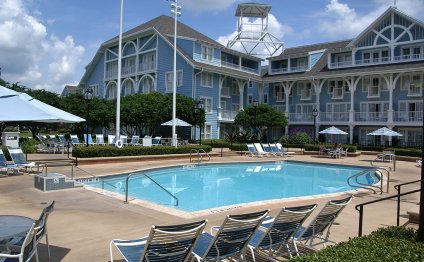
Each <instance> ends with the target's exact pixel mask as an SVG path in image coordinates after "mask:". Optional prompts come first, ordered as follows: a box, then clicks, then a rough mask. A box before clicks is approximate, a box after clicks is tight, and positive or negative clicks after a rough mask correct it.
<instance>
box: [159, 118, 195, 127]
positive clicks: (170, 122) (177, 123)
mask: <svg viewBox="0 0 424 262" xmlns="http://www.w3.org/2000/svg"><path fill="white" fill-rule="evenodd" d="M161 125H162V126H172V119H171V120H169V121H167V122H165V123H162V124H161ZM175 126H191V125H190V124H189V123H187V122H186V121H184V120H181V119H179V118H175Z"/></svg>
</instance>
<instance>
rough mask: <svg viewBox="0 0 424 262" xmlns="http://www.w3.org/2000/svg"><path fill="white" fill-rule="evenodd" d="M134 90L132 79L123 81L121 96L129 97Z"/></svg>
mask: <svg viewBox="0 0 424 262" xmlns="http://www.w3.org/2000/svg"><path fill="white" fill-rule="evenodd" d="M134 93H135V90H134V82H133V80H132V79H125V80H124V82H123V84H122V95H123V96H127V95H131V94H134Z"/></svg>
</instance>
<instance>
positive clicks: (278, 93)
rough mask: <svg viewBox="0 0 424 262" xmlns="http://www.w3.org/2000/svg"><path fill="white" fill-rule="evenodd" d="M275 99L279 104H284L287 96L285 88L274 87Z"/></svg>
mask: <svg viewBox="0 0 424 262" xmlns="http://www.w3.org/2000/svg"><path fill="white" fill-rule="evenodd" d="M274 97H275V99H276V100H277V102H284V101H285V99H286V95H285V94H284V88H283V87H282V86H274Z"/></svg>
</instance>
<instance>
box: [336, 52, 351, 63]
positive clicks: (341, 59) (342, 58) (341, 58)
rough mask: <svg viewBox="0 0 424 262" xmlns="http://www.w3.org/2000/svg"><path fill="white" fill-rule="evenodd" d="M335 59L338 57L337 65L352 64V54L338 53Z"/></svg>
mask: <svg viewBox="0 0 424 262" xmlns="http://www.w3.org/2000/svg"><path fill="white" fill-rule="evenodd" d="M335 59H336V65H337V66H344V65H351V64H352V54H336V55H335Z"/></svg>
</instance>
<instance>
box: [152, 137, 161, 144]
mask: <svg viewBox="0 0 424 262" xmlns="http://www.w3.org/2000/svg"><path fill="white" fill-rule="evenodd" d="M152 145H153V146H161V145H162V137H161V136H157V137H155V138H153V139H152Z"/></svg>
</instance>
